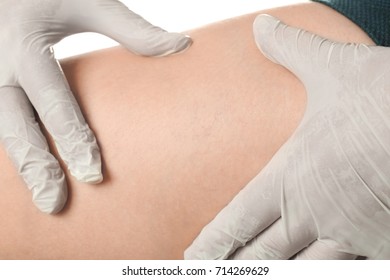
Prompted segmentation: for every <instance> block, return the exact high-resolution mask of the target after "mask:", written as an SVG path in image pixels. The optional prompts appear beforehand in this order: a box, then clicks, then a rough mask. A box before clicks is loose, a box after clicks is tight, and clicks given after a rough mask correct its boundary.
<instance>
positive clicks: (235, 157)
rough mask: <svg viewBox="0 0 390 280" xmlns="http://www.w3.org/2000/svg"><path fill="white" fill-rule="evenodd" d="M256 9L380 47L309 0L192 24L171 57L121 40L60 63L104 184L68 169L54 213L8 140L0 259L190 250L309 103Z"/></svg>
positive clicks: (146, 255)
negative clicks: (35, 191) (261, 34)
mask: <svg viewBox="0 0 390 280" xmlns="http://www.w3.org/2000/svg"><path fill="white" fill-rule="evenodd" d="M259 13H269V14H272V15H274V16H276V17H279V18H280V19H282V20H283V21H284V22H286V23H288V24H291V25H294V26H298V27H301V28H305V29H307V30H309V31H311V32H315V33H317V34H320V35H322V36H326V37H328V38H330V39H333V40H337V41H348V42H364V43H367V44H373V42H372V41H371V40H370V39H369V38H368V36H367V35H366V34H365V33H364V32H363V31H362V30H360V29H359V28H358V27H357V26H356V25H354V24H353V23H352V22H350V21H349V20H348V19H346V18H345V17H343V16H342V15H340V14H338V13H336V12H335V11H333V10H331V9H330V8H327V7H325V6H323V5H321V4H315V3H308V4H301V5H296V6H291V7H283V8H277V9H273V10H268V11H262V12H257V13H254V14H251V15H246V16H242V17H239V18H235V19H231V20H228V21H223V22H220V23H216V24H212V25H209V26H206V27H203V28H200V29H197V30H193V31H190V32H188V33H189V34H190V35H191V37H192V38H193V39H194V45H193V46H192V47H191V49H189V50H188V51H187V52H185V53H183V54H180V55H175V56H171V57H168V58H145V57H139V56H136V55H133V54H131V53H129V52H127V51H126V50H124V49H122V48H113V49H108V50H104V51H99V52H95V53H91V54H87V55H83V56H80V57H75V58H72V59H69V60H67V61H63V62H62V65H63V68H64V71H65V73H66V75H67V77H68V80H69V82H70V84H71V87H72V89H73V91H74V93H75V94H76V97H77V98H78V100H79V103H80V105H81V107H82V109H83V112H84V114H85V116H86V118H87V120H88V122H89V124H90V126H91V127H92V129H93V130H94V132H95V133H96V136H97V138H98V139H99V144H100V147H101V150H102V154H103V158H104V176H105V177H104V182H103V183H102V184H100V185H98V186H90V185H84V184H80V183H78V182H76V181H75V180H74V179H73V178H71V177H70V176H68V185H69V192H70V196H69V201H68V204H67V206H66V208H65V210H64V211H63V212H62V213H61V214H59V215H55V216H49V215H45V214H42V213H40V212H39V211H38V210H37V209H36V208H35V207H34V206H33V204H32V202H31V194H30V192H29V191H28V190H27V189H26V188H25V187H24V184H23V182H22V180H21V179H20V178H19V177H18V175H17V173H16V170H15V169H14V167H13V166H12V163H11V162H10V161H9V159H8V158H7V157H6V154H5V152H4V150H3V149H2V148H1V149H0V169H1V170H2V172H1V173H0V182H1V183H0V194H1V195H0V228H1V230H0V240H1V241H0V258H1V259H181V258H183V251H184V249H185V248H186V247H187V246H188V245H189V244H190V243H191V242H192V240H193V239H194V238H195V236H196V235H197V234H198V233H199V231H200V230H201V229H202V227H203V226H204V225H205V224H207V223H208V222H209V221H210V220H211V219H212V218H213V217H214V216H215V215H216V214H217V213H218V211H219V210H220V209H221V208H222V207H223V206H224V205H226V204H227V203H228V202H229V201H230V200H231V199H232V198H233V197H234V195H235V194H236V193H237V192H238V191H239V190H240V189H241V188H242V187H244V186H245V185H246V183H247V182H248V181H249V180H250V179H252V178H253V177H254V176H255V175H256V174H257V173H258V172H259V171H260V170H261V168H262V167H263V166H264V165H265V164H267V162H268V161H269V159H270V158H271V157H272V155H273V154H274V153H275V152H276V151H277V150H278V148H279V147H280V146H281V145H282V144H283V143H284V142H285V141H286V140H287V139H288V137H289V136H290V135H291V134H292V132H293V131H294V129H295V128H296V127H297V125H298V124H299V121H300V119H301V117H302V114H303V111H304V108H305V103H306V100H305V91H304V88H303V87H302V85H301V83H300V82H299V81H298V80H297V79H296V78H295V77H294V76H293V75H292V74H291V73H290V72H288V71H287V70H286V69H284V68H282V67H280V66H277V65H275V64H273V63H271V62H270V61H268V60H267V59H266V58H264V57H263V56H262V55H261V53H260V52H259V51H258V49H257V47H256V46H255V42H254V40H253V35H252V23H253V20H254V18H255V16H256V15H257V14H259ZM324 23H326V24H324ZM52 148H53V147H52ZM53 151H54V152H55V150H54V148H53Z"/></svg>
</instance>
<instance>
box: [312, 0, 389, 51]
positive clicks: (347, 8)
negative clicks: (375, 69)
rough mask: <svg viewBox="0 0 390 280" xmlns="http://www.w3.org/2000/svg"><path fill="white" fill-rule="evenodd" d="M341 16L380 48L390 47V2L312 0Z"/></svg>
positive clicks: (376, 0)
mask: <svg viewBox="0 0 390 280" xmlns="http://www.w3.org/2000/svg"><path fill="white" fill-rule="evenodd" d="M312 1H313V2H319V3H322V4H325V5H327V6H329V7H331V8H333V9H335V10H336V11H338V12H339V13H341V14H343V15H344V16H346V17H347V18H349V19H350V20H352V21H353V22H354V23H356V24H357V25H358V26H360V28H361V29H363V30H364V31H365V32H366V33H367V35H368V36H370V37H371V39H372V40H373V41H374V42H375V43H376V44H377V45H380V46H387V47H388V46H390V0H312Z"/></svg>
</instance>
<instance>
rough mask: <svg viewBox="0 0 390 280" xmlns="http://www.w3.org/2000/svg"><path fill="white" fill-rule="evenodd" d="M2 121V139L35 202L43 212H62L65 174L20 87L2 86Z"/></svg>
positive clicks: (0, 122) (65, 193)
mask: <svg viewBox="0 0 390 280" xmlns="http://www.w3.org/2000/svg"><path fill="white" fill-rule="evenodd" d="M0 124H1V126H0V140H1V142H2V144H3V145H4V147H5V149H6V151H7V154H8V156H9V157H10V159H11V160H12V162H13V163H14V165H15V167H16V168H17V170H18V172H19V174H20V175H21V177H22V178H23V180H24V181H25V183H26V185H27V187H28V188H29V189H30V190H31V192H32V200H33V202H34V204H35V205H36V206H37V207H38V208H39V210H41V211H42V212H44V213H48V214H55V213H57V212H59V211H60V210H61V209H62V208H63V206H64V205H65V202H66V199H67V186H66V181H65V176H64V173H63V172H62V170H61V167H60V165H59V163H58V161H57V160H56V159H55V158H54V156H53V155H52V154H51V153H50V152H49V148H48V145H47V142H46V139H45V137H44V136H43V135H42V132H41V130H40V128H39V125H38V123H37V122H36V120H35V116H34V112H33V110H32V107H31V104H30V103H29V102H28V99H27V96H26V95H25V93H24V91H23V90H22V89H21V88H16V87H3V88H0Z"/></svg>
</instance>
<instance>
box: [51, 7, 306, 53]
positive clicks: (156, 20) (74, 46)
mask: <svg viewBox="0 0 390 280" xmlns="http://www.w3.org/2000/svg"><path fill="white" fill-rule="evenodd" d="M122 2H123V3H124V4H126V5H127V6H128V7H129V9H131V10H132V11H134V12H136V13H138V14H140V15H141V16H142V17H144V18H145V19H147V20H148V21H150V22H151V23H153V24H154V25H158V26H160V27H162V28H164V29H166V30H168V31H172V32H173V31H174V32H181V31H185V30H189V29H192V28H195V27H200V26H202V25H205V24H208V23H211V22H215V21H219V20H222V19H226V18H231V17H234V16H238V15H243V14H247V13H251V12H256V11H260V10H263V9H267V8H272V7H276V6H283V5H290V4H295V3H300V2H307V1H305V0H122ZM114 45H117V43H116V42H114V41H112V40H111V39H108V38H107V37H104V36H102V35H98V34H93V33H84V34H78V35H74V36H70V37H68V38H66V39H64V40H63V41H61V42H60V43H59V44H57V45H56V46H55V48H54V50H55V53H56V57H57V58H64V57H68V56H72V55H76V54H80V53H85V52H88V51H92V50H96V49H101V48H106V47H111V46H114Z"/></svg>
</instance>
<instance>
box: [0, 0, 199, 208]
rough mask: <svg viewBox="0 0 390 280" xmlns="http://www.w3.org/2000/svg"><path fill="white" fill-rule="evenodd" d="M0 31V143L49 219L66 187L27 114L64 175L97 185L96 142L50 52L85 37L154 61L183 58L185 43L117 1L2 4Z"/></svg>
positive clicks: (62, 200) (37, 0)
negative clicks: (103, 38)
mask: <svg viewBox="0 0 390 280" xmlns="http://www.w3.org/2000/svg"><path fill="white" fill-rule="evenodd" d="M0 26H1V28H0V141H1V142H2V144H3V145H4V147H5V149H6V150H7V153H8V154H9V156H10V158H11V159H12V161H13V163H14V164H15V166H16V168H17V169H18V172H19V173H20V175H21V176H22V178H23V180H24V181H25V182H26V184H27V186H28V188H29V189H30V190H31V191H32V195H33V202H34V203H35V205H36V206H37V207H38V208H39V209H40V210H41V211H43V212H46V213H56V212H58V211H60V210H61V209H62V207H63V206H64V204H65V202H66V199H67V187H66V181H65V177H64V173H63V172H62V170H61V168H60V165H59V163H58V162H57V160H56V159H55V158H54V157H53V155H51V154H50V151H49V149H48V145H47V142H46V140H45V138H44V136H43V134H42V133H41V130H40V127H39V125H38V123H37V122H36V120H35V117H34V111H33V108H32V106H33V107H34V108H35V110H36V111H37V113H38V115H39V117H40V119H41V120H42V122H43V124H44V125H45V127H46V129H47V130H48V131H49V133H50V135H51V136H52V137H53V139H54V142H55V144H56V147H57V149H58V151H59V153H60V156H61V158H62V159H63V160H64V162H65V163H66V164H67V166H68V169H69V170H70V172H71V174H72V175H73V176H75V177H76V179H77V180H79V181H81V182H86V183H99V182H100V181H102V179H103V177H102V173H101V159H100V152H99V147H98V145H97V143H96V139H95V137H94V134H93V132H92V131H91V130H90V128H89V127H88V125H87V123H86V122H85V120H84V118H83V115H82V113H81V111H80V108H79V106H78V105H77V102H76V100H75V98H74V97H73V95H72V93H71V91H70V89H69V85H68V83H67V81H66V79H65V77H64V75H63V73H62V71H61V68H60V66H59V64H58V62H57V61H56V59H55V58H54V55H53V51H52V46H53V45H54V44H55V43H57V42H58V41H60V40H61V39H63V38H64V37H66V36H68V35H71V34H75V33H80V32H86V31H91V32H98V33H101V34H104V35H107V36H109V37H111V38H113V39H114V40H116V41H118V42H120V43H121V44H122V45H123V46H125V47H126V48H127V49H128V50H130V51H132V52H134V53H137V54H142V55H147V56H161V55H167V54H171V53H175V52H178V51H181V50H184V49H185V48H187V47H188V46H189V45H190V44H191V39H190V38H189V37H187V36H185V35H182V34H177V33H168V32H165V31H163V30H161V29H160V28H158V27H155V26H152V25H151V24H150V23H148V22H146V21H145V20H144V19H142V18H141V17H140V16H138V15H136V14H134V13H133V12H131V11H129V10H128V9H127V7H126V6H125V5H123V4H122V3H121V2H119V1H116V0H64V1H62V0H17V1H16V0H2V1H0ZM129 78H131V77H129ZM30 102H31V104H30Z"/></svg>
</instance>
